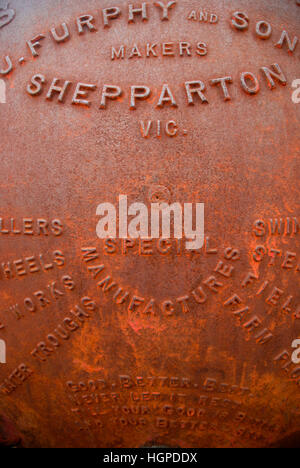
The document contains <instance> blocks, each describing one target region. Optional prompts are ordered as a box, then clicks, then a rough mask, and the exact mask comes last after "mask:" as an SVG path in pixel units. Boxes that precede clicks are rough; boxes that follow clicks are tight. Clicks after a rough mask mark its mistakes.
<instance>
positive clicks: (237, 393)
mask: <svg viewBox="0 0 300 468" xmlns="http://www.w3.org/2000/svg"><path fill="white" fill-rule="evenodd" d="M6 3H7V2H2V7H3V8H2V10H0V51H1V54H0V69H2V76H1V77H0V78H2V79H3V80H4V81H5V83H6V104H4V103H3V104H0V121H1V139H0V157H1V200H0V208H1V210H0V218H1V226H0V227H1V229H0V231H1V232H0V246H1V247H0V248H1V259H0V266H1V267H0V294H1V306H0V322H1V324H0V327H1V328H0V339H2V340H4V341H5V343H6V346H7V349H6V351H7V362H6V364H0V390H1V393H0V415H1V418H2V419H1V420H0V433H1V440H2V441H3V440H4V441H8V440H11V444H15V443H16V442H17V440H16V439H18V437H15V435H14V434H15V433H14V431H12V429H8V430H7V431H6V429H5V428H6V427H7V423H6V422H5V421H6V419H5V420H4V418H8V419H9V420H10V421H12V422H13V424H14V425H15V427H16V428H17V432H16V434H18V433H20V434H21V438H22V445H23V446H24V447H84V446H87V447H141V446H149V444H151V445H157V446H168V447H269V446H278V445H280V444H283V445H289V444H290V445H292V446H297V445H299V443H300V442H299V441H300V438H299V431H300V399H299V388H300V366H299V365H296V364H294V363H293V362H292V361H291V355H292V348H291V343H292V341H293V340H294V339H296V338H299V335H300V326H299V324H300V296H299V271H300V252H299V221H300V218H299V116H300V114H299V110H300V107H299V106H300V104H295V103H294V102H293V101H292V92H293V90H292V82H293V80H296V79H298V78H300V74H299V57H300V45H299V44H298V43H297V41H295V42H293V41H294V38H295V37H298V36H297V35H299V19H300V7H299V2H297V1H295V0H280V1H278V0H259V1H252V2H248V1H246V0H238V1H237V0H230V1H226V2H225V1H219V0H218V1H217V0H207V1H206V2H205V5H202V7H203V10H205V11H206V12H208V20H207V22H205V21H204V20H203V21H199V12H200V10H201V8H200V7H199V4H198V2H197V1H193V0H189V1H185V0H180V1H178V2H177V4H176V5H174V6H173V8H169V10H168V12H167V13H168V20H167V19H163V11H162V9H161V7H159V6H158V5H155V4H154V2H153V1H149V2H147V19H146V18H145V20H144V21H142V20H141V16H138V15H134V21H133V22H128V11H129V2H127V1H121V0H118V1H116V2H112V1H111V0H110V1H109V0H103V1H102V2H99V1H97V0H87V1H85V2H82V1H79V0H65V1H64V2H61V1H59V0H51V1H49V0H48V1H46V0H28V1H27V2H24V1H21V0H11V1H10V2H9V6H7V5H5V4H6ZM166 3H167V2H166ZM139 5H140V4H139V3H138V2H135V3H134V6H135V7H138V6H139ZM0 6H1V5H0ZM111 7H119V8H120V13H119V14H118V16H117V15H116V10H114V9H113V10H112V9H110V10H108V12H109V13H110V14H111V15H113V14H115V16H117V17H116V18H113V17H109V19H108V23H109V26H110V27H104V23H103V15H102V9H104V8H111ZM193 10H195V12H196V13H195V15H196V19H195V17H194V15H193V14H192V15H191V12H192V11H193ZM234 12H242V13H245V14H246V15H247V17H248V18H249V24H248V27H247V28H246V29H245V30H239V29H238V28H237V27H235V26H234V25H233V24H232V19H233V16H232V15H233V13H234ZM82 15H92V16H93V17H94V20H93V22H92V24H93V25H94V28H96V29H95V30H93V31H90V30H89V29H88V28H87V27H83V28H82V33H81V34H79V30H78V26H77V25H76V18H78V17H80V16H82ZM211 15H215V16H216V17H217V20H216V19H215V16H211ZM188 17H190V19H188ZM240 18H242V19H239V20H236V25H237V26H243V25H244V24H245V19H243V17H240ZM244 18H245V17H244ZM259 21H267V22H268V23H269V25H271V27H272V32H271V35H270V37H269V36H268V33H269V32H270V30H269V29H268V28H269V26H268V25H263V26H262V27H261V29H259V31H260V33H261V34H260V35H261V36H265V37H264V38H263V37H259V35H258V33H257V32H256V28H257V22H259ZM62 23H66V24H67V25H68V29H69V33H70V37H66V39H65V40H64V41H62V42H60V43H57V42H56V41H55V40H54V38H53V36H51V33H50V30H51V28H53V27H57V28H58V29H57V33H59V35H60V36H61V35H62V33H63V30H62V28H61V27H60V29H59V26H60V25H61V24H62ZM284 30H285V31H286V32H287V34H288V36H289V40H290V43H288V41H287V39H286V37H285V39H284V40H283V41H282V45H281V46H280V39H281V38H282V34H283V31H284ZM41 35H44V36H45V37H44V38H42V37H41ZM266 36H268V37H266ZM34 38H35V40H33V41H32V42H31V45H32V43H34V42H38V43H39V44H40V47H38V46H32V47H31V50H30V47H29V46H28V44H26V42H27V41H30V40H32V39H34ZM180 42H181V43H183V42H185V43H186V42H188V43H189V44H190V46H189V47H190V48H189V50H188V51H187V49H186V48H185V49H184V46H182V44H181V47H182V49H181V52H182V55H181V54H180ZM152 43H157V46H155V48H154V51H155V52H156V55H157V57H155V56H154V54H153V53H152V52H149V50H148V52H149V53H148V55H149V56H148V57H147V44H152ZM166 43H172V45H171V46H170V45H163V44H166ZM199 43H201V44H200V45H199ZM203 43H205V45H204V44H203ZM197 44H198V46H197ZM275 44H277V47H275ZM122 45H124V46H125V49H124V58H117V57H115V59H114V60H112V47H114V48H116V50H119V49H120V47H121V46H122ZM289 48H290V50H289ZM292 49H293V50H292ZM170 51H171V52H172V53H169V52H170ZM32 52H35V53H38V55H37V56H35V57H33V54H32ZM164 52H165V53H164ZM7 56H8V57H9V60H8V61H7V59H6V57H7ZM130 56H131V58H130ZM10 60H11V62H12V66H13V69H12V71H10V72H9V73H7V74H6V73H5V70H6V69H8V68H9V64H10ZM273 64H278V66H279V67H280V70H281V71H282V73H284V75H285V77H286V81H287V82H286V83H283V81H284V80H283V79H281V81H280V80H278V79H275V80H274V89H270V88H271V87H270V79H269V80H268V76H267V75H266V72H264V71H263V70H261V69H262V67H268V69H269V70H273V71H274V70H275V69H273V68H272V65H273ZM245 72H251V73H253V74H254V75H255V77H257V80H258V82H259V88H260V90H259V92H257V93H256V94H250V93H249V92H247V85H248V86H249V87H250V86H251V87H252V88H253V87H254V88H255V87H256V83H254V82H253V81H252V82H251V81H249V75H248V81H247V80H245V83H244V87H243V85H242V82H241V77H243V76H244V75H243V73H245ZM277 72H278V69H277ZM36 74H40V75H43V76H44V79H45V83H44V84H43V89H42V92H41V93H37V94H36V95H35V96H33V95H30V93H29V92H28V91H27V86H28V85H30V80H31V77H32V76H33V75H36ZM229 76H230V77H232V83H229V82H227V86H228V90H229V93H230V96H231V99H228V100H225V96H224V94H223V91H222V88H221V86H220V84H219V85H218V84H215V85H212V83H211V80H214V79H217V78H220V77H229ZM54 78H58V79H59V80H60V82H59V84H60V85H62V84H64V82H65V81H66V80H68V81H70V82H71V83H70V84H68V85H66V86H67V88H66V93H65V95H64V96H63V99H62V100H61V102H59V101H58V94H57V93H54V94H53V96H52V98H51V99H47V93H48V91H49V87H50V85H51V83H52V81H53V79H54ZM40 80H41V78H40ZM197 80H201V81H203V82H204V83H205V87H206V91H205V96H206V97H207V100H208V101H209V102H208V103H205V104H202V103H201V100H200V99H198V98H199V96H198V97H197V96H195V95H194V98H195V100H194V105H188V99H187V95H186V93H185V88H184V84H185V83H186V82H191V81H197ZM79 82H81V83H88V84H93V85H95V86H96V88H95V89H94V90H89V93H88V99H89V100H90V103H91V105H90V106H89V107H88V106H80V105H76V103H75V104H74V103H73V104H72V100H74V93H75V88H76V85H77V83H79ZM164 84H168V85H169V89H170V90H171V91H172V94H173V97H174V99H175V100H176V104H177V107H175V106H174V105H173V106H172V103H171V102H170V101H169V102H164V103H163V105H162V107H157V104H158V101H159V97H160V95H161V90H162V87H163V85H164ZM104 85H111V86H119V87H120V88H121V89H122V91H123V94H122V96H120V97H118V98H117V99H115V100H113V99H109V100H108V101H107V106H106V108H100V102H101V93H102V89H103V86H104ZM131 86H148V87H149V88H150V89H151V96H150V97H149V98H148V99H145V100H143V101H142V100H138V102H137V105H136V109H135V110H133V109H130V87H131ZM32 89H33V90H34V89H36V88H34V85H31V90H32ZM248 90H249V89H248ZM256 91H258V89H256ZM173 104H174V103H173ZM149 120H152V121H153V122H154V123H153V126H152V127H151V134H150V136H149V137H148V138H144V137H143V135H142V129H141V124H140V121H145V122H147V121H149ZM157 120H160V121H161V122H162V123H161V128H162V130H161V135H160V136H159V137H157V135H156V131H157V130H156V128H157V127H156V125H157V124H155V122H157ZM170 121H175V122H176V124H177V125H178V133H177V134H176V136H173V137H172V136H170V135H168V134H167V132H166V131H165V128H166V123H167V122H170ZM174 128H175V126H174V124H170V125H169V127H167V130H170V132H169V133H171V131H173V130H174ZM119 194H127V195H128V198H129V199H130V200H131V201H132V202H134V201H142V202H144V203H150V201H153V199H154V200H157V199H161V200H167V201H179V202H182V203H184V202H204V203H205V209H206V211H205V236H206V242H205V246H204V247H203V248H202V249H201V250H200V251H199V252H188V251H186V250H185V249H184V248H182V246H181V247H180V246H179V245H177V244H176V243H175V241H174V240H173V241H171V244H170V245H169V244H168V246H167V248H166V245H164V246H163V247H164V248H162V246H161V245H160V244H159V243H158V241H155V240H153V242H152V243H148V244H147V245H145V244H140V245H139V243H138V242H137V243H136V245H134V246H132V243H130V242H127V243H126V244H125V246H124V243H123V245H122V242H121V241H120V240H117V241H116V244H115V245H114V244H109V246H108V245H106V244H105V242H104V241H101V240H100V239H98V238H97V237H96V231H95V228H96V223H97V217H96V207H97V205H98V203H101V202H111V203H116V200H117V197H118V195H119ZM276 219H277V220H278V225H279V226H280V223H281V222H280V219H282V226H283V228H282V232H280V227H279V229H277V230H276ZM272 227H273V231H274V232H272ZM277 227H278V226H277ZM88 249H96V254H91V252H92V250H88ZM89 252H90V257H89V256H88V254H89ZM101 265H104V268H102V267H100V266H101ZM108 277H109V279H108V280H107V281H108V283H105V282H104V283H103V281H102V280H104V279H107V278H108ZM105 285H106V287H105ZM87 298H89V299H87ZM76 306H77V307H76ZM78 307H79V308H78ZM80 310H81V312H80ZM1 421H2V422H1ZM9 427H11V426H9ZM11 431H12V432H11ZM5 432H7V435H5ZM2 433H4V435H3V436H2ZM11 434H12V435H11ZM1 440H0V442H1ZM5 443H6V442H5Z"/></svg>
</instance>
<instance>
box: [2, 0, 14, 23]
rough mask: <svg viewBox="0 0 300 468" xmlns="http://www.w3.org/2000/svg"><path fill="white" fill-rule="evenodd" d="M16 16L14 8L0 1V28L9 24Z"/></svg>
mask: <svg viewBox="0 0 300 468" xmlns="http://www.w3.org/2000/svg"><path fill="white" fill-rule="evenodd" d="M15 16H16V12H15V10H13V9H12V8H9V3H8V2H6V1H2V2H1V1H0V28H3V26H6V25H7V24H9V23H10V22H11V21H12V20H13V19H14V17H15Z"/></svg>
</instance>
